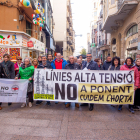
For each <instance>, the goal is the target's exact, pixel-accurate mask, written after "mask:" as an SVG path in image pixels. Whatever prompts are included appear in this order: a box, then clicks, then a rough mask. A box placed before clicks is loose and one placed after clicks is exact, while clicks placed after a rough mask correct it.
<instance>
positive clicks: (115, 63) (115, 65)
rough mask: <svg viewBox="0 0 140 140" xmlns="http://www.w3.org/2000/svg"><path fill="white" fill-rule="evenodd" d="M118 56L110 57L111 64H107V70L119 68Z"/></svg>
mask: <svg viewBox="0 0 140 140" xmlns="http://www.w3.org/2000/svg"><path fill="white" fill-rule="evenodd" d="M120 65H121V64H120V58H119V57H117V56H115V57H113V59H112V62H111V65H110V66H109V68H108V70H120Z"/></svg>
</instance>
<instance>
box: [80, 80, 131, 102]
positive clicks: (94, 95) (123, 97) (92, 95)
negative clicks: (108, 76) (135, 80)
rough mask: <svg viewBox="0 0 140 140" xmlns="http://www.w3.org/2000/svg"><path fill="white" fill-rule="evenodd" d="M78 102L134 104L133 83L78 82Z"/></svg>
mask: <svg viewBox="0 0 140 140" xmlns="http://www.w3.org/2000/svg"><path fill="white" fill-rule="evenodd" d="M78 87H79V88H78V102H83V103H85V102H86V103H100V104H133V98H134V97H133V96H134V85H133V84H94V85H92V84H84V83H79V84H78Z"/></svg>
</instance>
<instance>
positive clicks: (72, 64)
mask: <svg viewBox="0 0 140 140" xmlns="http://www.w3.org/2000/svg"><path fill="white" fill-rule="evenodd" d="M69 61H70V63H69V64H67V65H66V67H65V69H68V70H71V69H72V70H80V69H81V68H80V66H79V65H78V64H77V63H75V59H74V56H70V57H69ZM65 106H66V108H68V107H69V106H70V103H65ZM75 106H76V107H77V108H79V104H78V103H75Z"/></svg>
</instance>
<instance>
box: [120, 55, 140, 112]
mask: <svg viewBox="0 0 140 140" xmlns="http://www.w3.org/2000/svg"><path fill="white" fill-rule="evenodd" d="M133 62H134V61H133V59H132V58H131V57H128V58H126V60H125V65H123V66H121V68H120V70H129V71H134V80H135V88H134V90H135V91H136V90H137V88H138V86H139V72H138V69H137V67H136V66H134V65H133ZM118 110H119V111H121V110H122V105H119V108H118ZM129 111H130V112H131V113H133V114H134V113H135V112H134V109H133V105H129Z"/></svg>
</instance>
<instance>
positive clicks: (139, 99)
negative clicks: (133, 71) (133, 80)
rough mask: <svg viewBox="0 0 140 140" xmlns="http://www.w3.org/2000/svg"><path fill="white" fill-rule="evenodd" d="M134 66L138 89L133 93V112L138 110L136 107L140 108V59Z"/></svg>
mask: <svg viewBox="0 0 140 140" xmlns="http://www.w3.org/2000/svg"><path fill="white" fill-rule="evenodd" d="M135 66H136V68H137V69H138V72H139V85H138V88H137V89H136V91H135V99H134V106H133V109H134V111H137V110H140V109H139V107H138V106H140V58H137V59H136V61H135Z"/></svg>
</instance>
